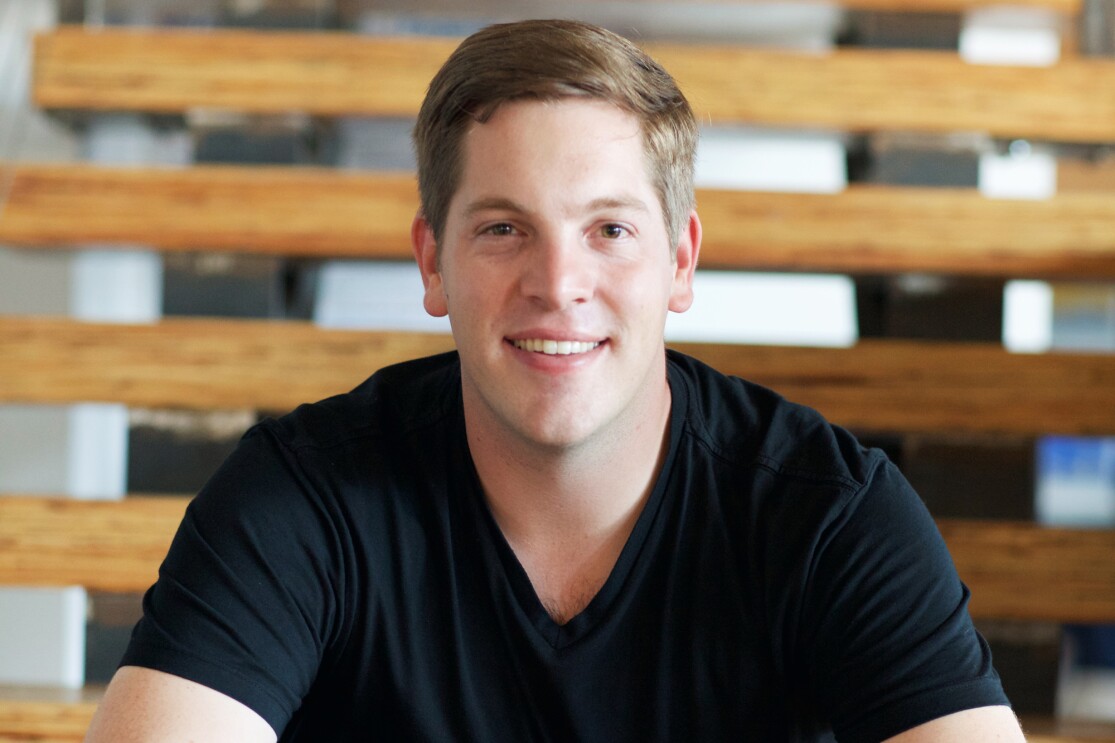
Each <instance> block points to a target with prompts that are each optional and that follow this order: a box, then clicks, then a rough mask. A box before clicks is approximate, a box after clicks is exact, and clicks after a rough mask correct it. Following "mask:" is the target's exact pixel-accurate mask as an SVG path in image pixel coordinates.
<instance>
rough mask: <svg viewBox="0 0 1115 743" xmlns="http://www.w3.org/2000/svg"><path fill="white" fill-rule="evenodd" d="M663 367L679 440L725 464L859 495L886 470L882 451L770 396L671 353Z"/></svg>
mask: <svg viewBox="0 0 1115 743" xmlns="http://www.w3.org/2000/svg"><path fill="white" fill-rule="evenodd" d="M669 367H670V376H671V382H672V383H673V384H674V387H675V394H677V393H678V392H681V393H682V394H683V395H684V396H685V399H684V400H683V404H684V405H685V408H686V412H685V422H684V425H685V433H686V434H687V435H689V436H690V437H692V438H693V439H694V440H695V442H697V443H698V444H699V445H700V446H702V447H703V448H705V449H706V450H707V451H708V452H709V453H710V454H712V455H713V456H715V457H717V458H719V459H720V460H722V461H724V462H725V463H727V464H730V465H733V466H735V467H737V468H743V469H748V470H761V471H763V472H766V473H768V474H769V475H773V476H776V477H777V478H779V479H781V480H785V481H794V480H797V481H801V482H803V483H809V484H812V485H813V486H817V485H821V484H827V485H830V486H832V487H834V488H836V489H838V490H846V491H858V490H860V489H862V488H863V487H864V486H865V485H867V484H868V483H870V481H871V480H872V479H873V478H874V476H875V474H876V473H877V472H878V470H879V469H880V468H881V467H884V466H885V464H886V463H887V459H886V456H885V455H884V454H883V453H882V452H881V451H879V450H877V449H871V448H867V447H864V446H863V445H861V444H860V442H859V441H858V440H857V439H856V437H855V436H853V435H852V434H851V433H850V432H848V431H847V430H845V429H844V428H842V427H840V426H837V425H834V424H832V423H830V422H829V421H828V420H826V419H825V417H824V416H823V415H822V414H821V413H819V412H818V411H816V410H814V409H812V408H809V407H807V406H804V405H799V404H797V403H794V402H791V401H789V400H787V399H785V398H784V397H782V396H781V395H780V394H778V393H777V392H775V391H773V390H770V389H768V388H766V387H763V386H761V385H758V384H755V383H754V382H750V381H747V380H745V379H741V378H739V377H734V376H729V375H725V374H722V373H721V372H719V371H717V370H715V369H713V368H712V367H710V366H708V365H706V364H704V363H702V362H700V361H698V360H696V359H693V358H691V357H688V356H685V355H683V354H679V353H675V352H672V351H671V352H669Z"/></svg>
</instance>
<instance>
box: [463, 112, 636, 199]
mask: <svg viewBox="0 0 1115 743" xmlns="http://www.w3.org/2000/svg"><path fill="white" fill-rule="evenodd" d="M461 154H462V158H461V173H460V179H459V182H458V191H461V190H465V191H470V192H471V191H475V190H477V189H482V190H483V189H492V188H497V187H498V186H500V185H501V184H502V185H512V184H514V185H515V187H517V188H524V187H528V186H534V187H537V188H547V187H551V188H552V187H558V188H562V189H573V190H576V191H582V190H585V189H588V188H590V187H592V186H598V187H600V188H615V187H616V186H617V185H620V184H622V185H624V186H626V187H627V188H629V189H645V188H649V187H650V178H649V173H650V169H649V168H648V157H647V153H646V148H645V146H644V137H643V132H642V127H641V126H640V122H639V120H638V119H637V118H636V117H635V116H634V115H632V114H630V113H628V112H626V111H624V110H622V109H620V108H619V107H617V106H615V105H613V104H611V103H607V102H605V101H600V100H596V99H591V98H562V99H559V100H555V101H537V100H523V101H514V102H510V103H505V104H503V105H502V106H500V107H499V108H497V109H496V110H495V111H494V112H493V113H492V115H491V117H490V118H489V119H488V120H487V121H485V122H483V123H480V122H475V123H472V124H470V126H469V127H468V129H467V131H466V132H465V135H464V137H463V139H462V150H461Z"/></svg>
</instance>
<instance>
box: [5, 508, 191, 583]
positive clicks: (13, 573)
mask: <svg viewBox="0 0 1115 743" xmlns="http://www.w3.org/2000/svg"><path fill="white" fill-rule="evenodd" d="M187 503H188V499H187V498H182V497H165V498H161V497H129V498H128V499H127V501H126V502H121V501H96V500H77V499H67V498H47V497H37V496H0V512H2V513H3V518H0V585H25V586H67V585H78V586H85V587H86V588H87V589H89V590H91V591H109V592H121V593H123V592H138V591H144V590H146V589H147V587H148V586H150V585H151V584H152V583H154V582H155V578H156V577H157V576H158V569H159V565H160V564H161V563H162V561H163V558H164V557H165V556H166V553H167V549H168V548H169V547H170V540H171V538H172V537H173V536H174V532H175V530H176V529H177V528H178V523H179V522H180V521H181V520H182V514H183V513H184V511H185V509H186V504H187Z"/></svg>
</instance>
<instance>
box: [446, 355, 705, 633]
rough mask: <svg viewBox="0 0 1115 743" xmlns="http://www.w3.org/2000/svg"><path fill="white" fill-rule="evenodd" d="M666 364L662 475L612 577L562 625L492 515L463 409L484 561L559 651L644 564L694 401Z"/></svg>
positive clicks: (600, 615) (603, 613)
mask: <svg viewBox="0 0 1115 743" xmlns="http://www.w3.org/2000/svg"><path fill="white" fill-rule="evenodd" d="M666 368H667V381H668V383H669V385H670V398H671V402H670V416H669V444H668V447H667V451H666V456H665V457H664V458H663V462H662V469H661V471H660V472H659V473H658V477H657V478H656V480H655V483H654V489H653V490H652V491H651V494H650V497H649V498H647V502H646V504H645V505H644V506H643V510H642V513H640V514H639V518H638V519H637V520H636V522H635V526H634V527H633V528H632V530H631V534H630V535H629V536H628V538H627V542H626V543H625V544H624V546H623V549H622V550H621V551H620V554H619V557H618V558H617V559H616V564H615V565H614V566H613V567H612V571H611V573H609V574H608V578H607V580H605V581H604V585H603V586H601V588H600V590H599V591H598V592H597V593H596V595H595V596H594V597H593V598H592V600H591V601H589V603H588V605H587V606H586V607H585V608H584V609H583V610H581V612H580V613H579V614H577V615H576V616H574V617H573V618H572V619H570V620H569V621H568V622H566V623H565V624H558V623H557V622H555V621H554V620H553V618H552V617H550V615H549V613H548V612H547V611H546V608H545V607H544V606H543V604H542V601H541V599H539V598H538V594H537V593H536V592H535V590H534V585H533V584H532V583H531V582H530V578H529V576H528V575H527V572H526V570H525V569H524V568H523V566H522V563H520V562H519V559H518V557H516V556H515V552H514V550H512V549H511V545H509V544H508V543H507V539H506V538H505V537H504V535H503V532H502V531H501V530H500V528H499V525H498V524H497V523H496V520H495V517H494V516H493V515H492V512H491V509H490V508H489V507H488V503H487V500H485V498H484V491H483V488H482V486H481V484H480V476H479V474H478V473H477V472H476V466H475V464H474V463H473V462H472V457H471V455H469V454H468V440H467V437H466V436H465V430H464V412H463V410H462V411H461V416H460V418H459V420H460V422H461V426H460V444H461V446H462V449H461V451H463V452H464V453H465V456H466V458H467V459H468V463H469V466H468V468H467V469H468V472H469V483H468V487H467V489H468V490H469V491H470V492H469V496H470V498H471V500H472V501H473V504H474V507H475V510H476V512H477V514H478V518H479V520H480V521H481V522H482V524H481V525H480V531H481V532H482V533H481V534H480V535H479V536H480V539H481V541H482V542H483V543H486V545H487V546H488V547H490V549H484V550H482V551H483V552H484V553H486V555H487V556H489V557H493V556H492V553H493V552H494V553H495V554H494V559H488V560H486V561H485V562H486V564H487V569H490V570H496V571H499V572H501V573H502V576H495V577H496V578H497V579H498V578H500V577H502V578H503V579H505V580H506V583H507V585H508V587H509V588H510V593H511V595H512V596H513V597H514V600H515V602H516V603H517V604H518V607H517V608H518V609H519V610H520V611H521V612H522V613H523V616H524V617H525V618H526V620H527V622H528V623H529V624H530V625H532V627H533V629H534V631H535V632H536V633H537V635H538V636H539V637H540V638H541V639H542V640H543V641H544V642H546V643H547V644H548V645H550V646H551V647H553V648H554V649H555V650H560V649H562V648H565V647H568V646H569V645H572V644H573V643H575V642H577V641H578V640H580V639H581V638H583V637H585V636H586V635H587V634H588V633H590V632H591V631H592V630H593V628H595V627H596V626H597V625H598V624H600V622H601V621H602V620H603V619H604V618H606V617H607V616H608V614H609V609H610V608H611V606H612V605H613V603H614V602H615V600H616V598H617V597H618V596H619V595H620V594H621V592H622V591H623V589H624V587H625V586H626V585H627V583H628V581H629V579H630V577H631V574H632V571H633V569H634V568H635V566H636V565H637V564H638V563H639V556H640V555H641V554H642V552H643V548H644V546H645V545H646V542H647V537H648V535H649V534H650V532H651V528H652V527H653V525H654V522H655V520H656V518H657V516H658V513H659V511H660V510H661V507H662V503H663V500H664V499H665V497H666V492H667V484H668V482H669V480H670V476H671V472H672V470H673V463H674V461H675V459H676V458H677V450H678V442H679V441H680V439H681V432H682V428H683V427H684V421H685V417H686V412H687V408H688V404H689V401H688V390H687V389H686V387H685V384H684V383H683V382H681V381H680V380H678V379H676V376H677V375H676V373H675V372H673V370H672V364H671V363H670V362H669V360H667V364H666ZM497 582H498V580H497Z"/></svg>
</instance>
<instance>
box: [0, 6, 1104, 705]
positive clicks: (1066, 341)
mask: <svg viewBox="0 0 1115 743" xmlns="http://www.w3.org/2000/svg"><path fill="white" fill-rule="evenodd" d="M896 5H899V4H897V3H891V4H888V3H885V2H879V3H870V2H850V3H846V4H841V3H810V2H778V3H751V2H731V1H730V0H721V1H719V2H712V1H710V2H688V1H678V2H553V1H551V2H542V1H541V0H525V1H523V2H500V1H498V0H474V1H472V2H468V3H464V2H453V1H452V0H406V1H404V0H379V1H372V0H332V1H331V0H193V1H192V2H190V3H182V2H172V1H170V0H166V1H160V0H6V1H5V2H4V3H3V4H0V315H3V316H66V317H70V318H73V319H75V320H80V321H90V322H112V323H126V324H135V323H156V322H159V321H160V320H161V319H163V318H171V317H179V316H187V317H210V318H259V319H268V320H293V321H302V322H309V323H314V324H316V325H319V326H324V327H331V328H344V329H394V330H403V331H409V332H415V333H444V332H447V329H448V328H447V325H445V324H443V323H442V322H440V321H436V320H433V319H431V318H428V317H426V316H425V315H424V314H423V312H422V308H421V303H420V294H419V289H420V281H419V279H418V276H417V272H416V270H414V269H413V268H412V267H411V266H410V265H409V264H408V263H407V262H405V261H402V260H398V261H383V260H377V261H366V260H357V259H352V258H345V259H331V258H329V257H328V250H325V251H322V253H323V254H324V257H314V256H305V255H303V256H300V257H286V256H281V255H262V254H259V253H258V252H256V251H250V250H243V251H238V250H235V249H229V248H227V247H222V248H221V249H219V250H214V249H213V247H212V246H211V245H206V244H204V242H205V241H204V240H199V242H198V244H197V245H196V247H195V248H192V249H184V250H183V249H177V250H174V251H160V250H158V249H153V248H151V247H150V246H147V245H145V244H143V243H142V242H133V243H128V244H123V243H121V242H119V241H113V242H107V243H105V242H97V241H95V240H90V241H84V242H80V243H78V242H75V243H74V244H69V245H67V244H64V242H63V243H62V244H59V243H58V241H55V242H54V244H53V245H51V246H50V249H41V246H37V245H31V244H20V241H12V242H11V243H5V242H4V241H3V239H2V236H3V235H4V234H5V232H4V221H5V210H6V200H7V198H8V196H9V195H10V193H11V191H12V188H13V184H14V183H15V181H16V178H17V171H18V169H19V168H20V167H21V166H22V165H25V164H36V165H41V164H58V165H76V164H85V165H95V166H107V167H128V168H137V167H142V168H166V169H176V168H187V167H191V166H195V165H203V164H205V165H253V166H271V165H275V166H286V167H295V168H327V169H335V170H339V171H344V172H355V173H358V172H363V171H392V172H395V171H402V172H407V171H411V170H413V156H412V152H411V147H410V142H409V131H410V127H411V125H412V119H411V118H410V117H409V116H399V117H376V118H371V117H357V116H345V115H321V114H311V113H305V112H299V111H290V112H285V113H278V114H270V113H244V112H237V111H235V110H215V109H207V108H196V109H191V110H188V111H184V112H159V113H150V112H144V111H123V110H122V111H113V110H90V109H83V110H79V109H70V108H43V107H40V106H38V105H36V104H34V103H33V102H32V95H31V91H32V87H33V86H32V82H33V79H34V74H35V58H34V55H33V52H32V36H33V34H35V33H37V32H48V31H50V30H52V29H55V28H56V27H58V26H61V25H76V26H80V27H84V28H86V29H101V28H115V27H137V28H147V27H152V26H157V27H173V28H195V29H209V28H236V29H247V30H272V31H274V30H282V31H330V32H342V33H345V34H356V35H366V36H370V37H374V36H389V37H399V36H408V35H421V36H445V37H453V38H456V37H460V36H463V35H466V34H468V33H469V32H471V31H473V30H475V29H477V28H479V27H481V26H483V25H486V24H488V23H490V22H493V21H504V20H512V19H519V18H526V17H553V16H562V17H573V18H580V19H583V20H588V21H592V22H596V23H599V24H601V25H604V26H606V27H608V28H611V29H612V30H614V31H617V32H619V33H622V34H625V35H628V36H630V37H632V38H633V39H635V40H636V41H638V42H640V43H644V42H646V43H669V44H684V45H690V44H691V45H699V46H708V47H715V46H718V45H732V46H745V47H749V48H750V47H754V48H768V49H789V50H794V51H796V52H798V53H801V54H807V55H824V54H827V53H829V52H830V51H832V50H834V49H908V50H935V51H943V52H953V53H955V54H957V55H959V56H960V57H961V58H962V59H964V60H965V61H966V62H968V63H969V64H972V65H1010V66H1018V67H1024V68H1027V69H1040V68H1043V67H1049V66H1055V65H1058V64H1060V63H1061V61H1062V60H1064V59H1066V58H1072V59H1077V58H1086V59H1105V58H1108V57H1109V56H1110V55H1111V54H1112V52H1113V51H1115V3H1112V2H1109V1H1108V0H1084V1H1082V2H1078V3H1069V2H1066V3H1057V2H1051V3H1040V2H1034V3H1027V2H1022V3H1018V4H1017V5H999V4H990V3H989V4H988V5H987V6H986V7H980V6H978V5H975V4H972V3H964V2H952V3H948V2H940V3H931V2H930V3H921V4H919V5H921V6H925V9H924V10H921V11H918V12H914V11H911V10H908V9H903V10H895V9H894V7H893V6H896ZM367 76H368V80H369V82H370V83H374V81H375V78H376V71H375V70H367ZM739 84H740V85H741V86H746V85H747V84H748V81H747V80H740V81H739ZM909 84H910V85H911V86H916V85H919V84H920V83H919V81H918V80H916V79H911V80H910V83H909ZM915 113H916V112H915ZM698 184H699V185H700V186H702V187H705V188H716V189H729V190H738V191H754V192H762V193H789V194H792V193H800V194H808V195H818V194H820V195H831V194H839V193H841V192H843V191H845V190H847V189H849V188H856V187H859V186H867V185H874V186H880V187H909V188H939V189H943V190H956V189H968V190H972V191H978V192H979V193H981V194H982V195H984V196H985V197H987V198H993V199H1011V200H1021V201H1027V202H1035V203H1037V202H1041V201H1043V200H1047V199H1050V198H1053V197H1054V196H1055V195H1057V194H1062V193H1069V192H1079V191H1089V192H1100V193H1102V192H1104V191H1108V192H1110V193H1111V194H1113V195H1115V151H1113V148H1112V144H1111V143H1108V142H1104V141H1096V142H1088V141H1079V140H1075V141H1071V142H1067V141H1058V140H1056V139H1049V140H1040V139H1017V138H1004V137H1000V136H996V135H994V134H989V133H985V132H979V131H976V132H971V131H957V132H933V133H921V132H917V131H885V130H878V131H868V132H864V131H858V132H857V131H842V130H838V129H831V128H816V127H808V126H806V127H802V126H795V127H787V128H779V127H777V126H770V125H769V124H764V125H762V126H755V125H748V124H721V123H718V124H715V125H714V124H710V123H708V122H707V121H706V122H705V126H704V128H703V131H702V144H701V151H700V158H699V165H698ZM142 208H143V206H142V205H138V204H137V209H142ZM200 208H204V206H199V209H200ZM9 216H10V215H9ZM398 227H399V229H400V231H405V230H406V229H407V227H408V225H406V224H400V225H398ZM886 229H887V228H886V225H885V224H884V223H883V222H881V223H880V231H882V232H883V233H885V230H886ZM1106 229H1107V230H1108V235H1110V236H1112V243H1111V246H1110V247H1111V249H1113V250H1115V222H1109V223H1108V224H1107V225H1106ZM28 242H33V241H28ZM668 337H669V338H670V339H672V340H676V341H715V342H720V343H743V344H763V345H788V346H817V347H836V348H840V347H850V346H854V345H855V344H856V343H858V342H860V341H862V340H864V339H910V340H916V341H919V342H937V341H940V342H973V343H985V344H996V345H999V344H1001V345H1003V346H1005V347H1006V348H1007V349H1009V350H1011V351H1014V352H1018V353H1042V352H1058V351H1072V352H1085V353H1088V354H1110V353H1112V351H1115V283H1113V282H1111V281H1108V280H1105V279H1104V278H1103V277H1100V278H1098V279H1097V278H1090V277H1089V276H1087V275H1085V276H1077V277H1071V278H1059V277H1054V278H1053V279H1052V280H1042V279H1041V278H1040V277H1011V276H997V275H993V272H988V271H981V272H979V275H963V274H959V273H953V272H946V271H942V272H904V271H898V272H896V271H888V272H884V271H878V272H872V271H868V270H864V271H858V272H855V273H850V274H834V273H812V272H810V273H803V272H796V273H776V272H773V271H753V272H743V271H729V270H718V269H717V267H716V266H713V267H710V268H708V269H702V271H700V272H699V279H698V284H697V300H696V304H695V306H694V309H693V311H692V312H690V313H687V314H686V315H682V316H673V317H671V320H670V322H669V325H668ZM370 371H371V370H369V373H370ZM4 384H5V382H4V379H3V378H2V377H0V390H2V389H3V386H4ZM262 412H280V411H262ZM262 412H261V411H258V410H255V409H222V410H215V411H213V410H211V411H202V412H197V411H187V410H182V409H148V408H140V407H135V406H131V407H129V406H125V405H120V404H113V403H101V402H89V403H80V404H68V405H50V404H41V403H20V402H14V401H12V402H4V401H0V493H11V494H23V495H28V494H32V495H33V494H41V495H44V496H58V495H66V496H68V497H73V498H97V499H120V498H126V497H129V495H134V494H161V495H170V496H181V495H189V494H192V493H194V492H195V491H196V490H197V489H198V488H199V487H200V486H201V484H202V483H203V482H204V481H205V479H206V478H207V477H208V475H209V474H210V473H211V472H212V471H213V469H214V468H215V467H216V466H217V465H218V464H219V463H220V462H221V461H222V459H223V458H224V457H225V456H226V455H227V454H228V452H229V451H230V450H231V448H232V447H233V446H234V445H235V443H236V441H237V439H238V438H239V436H240V435H241V434H242V433H243V431H244V430H245V429H246V428H247V427H248V426H250V425H251V424H252V423H253V422H254V421H255V420H256V419H257V418H258V416H259V415H261V414H262ZM857 433H859V434H860V435H861V436H862V437H863V438H864V439H865V440H866V441H867V442H868V443H870V444H873V445H877V446H881V447H883V448H885V449H886V450H887V451H888V453H889V454H890V455H891V456H892V458H894V459H895V460H896V461H897V462H898V463H899V464H900V466H901V467H902V468H903V470H904V471H905V472H906V474H907V476H908V477H909V478H910V480H911V481H912V482H913V484H914V485H915V487H916V488H917V489H918V490H919V492H920V493H921V495H922V497H923V498H924V499H925V501H926V502H927V504H928V505H929V507H930V509H931V511H932V512H933V514H934V516H936V517H938V518H963V519H1007V520H1020V521H1033V522H1038V523H1041V524H1046V525H1055V526H1072V527H1087V528H1097V529H1098V528H1115V438H1109V437H1101V436H1065V435H1059V436H1034V435H1023V434H1018V435H1002V434H996V435H990V434H979V433H969V432H955V433H953V432H948V431H944V432H931V433H908V432H905V433H903V432H898V433H895V432H888V431H886V430H860V431H857ZM1111 433H1115V432H1111ZM1111 559H1112V560H1115V555H1111ZM139 598H140V597H139V595H136V594H131V593H128V594H117V593H100V592H88V593H87V592H86V591H85V590H84V589H81V588H52V589H40V588H16V587H10V588H0V685H9V686H12V687H16V686H19V687H21V688H26V687H58V688H69V689H74V690H79V689H81V688H83V687H86V686H95V685H97V684H103V683H104V682H105V681H107V679H108V678H109V677H110V676H111V674H112V672H113V670H114V668H115V664H116V663H117V661H118V659H119V657H120V654H121V653H122V651H123V647H124V644H125V643H126V641H127V637H128V634H129V632H130V629H131V626H132V624H134V622H135V621H136V619H137V617H138V613H139ZM979 624H980V629H981V631H982V632H984V634H985V635H986V636H987V637H988V638H989V640H990V641H991V643H992V646H993V649H994V652H995V654H996V661H997V665H999V667H1000V669H1001V673H1002V675H1003V676H1004V680H1005V683H1006V684H1007V687H1008V693H1009V694H1010V695H1011V697H1012V699H1013V700H1014V702H1015V704H1016V707H1017V708H1018V709H1019V711H1021V712H1024V713H1035V714H1057V715H1059V716H1061V717H1065V718H1076V719H1084V720H1087V719H1109V720H1115V633H1113V630H1112V628H1110V627H1107V626H1104V625H1095V624H1089V625H1062V624H1053V623H1042V622H1007V621H1003V622H998V621H983V622H980V623H979Z"/></svg>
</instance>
